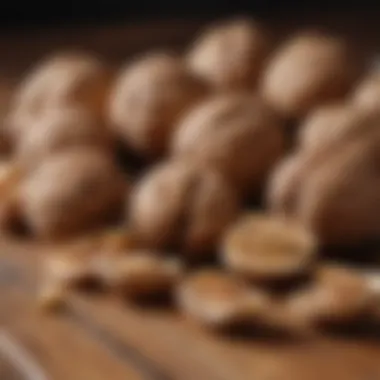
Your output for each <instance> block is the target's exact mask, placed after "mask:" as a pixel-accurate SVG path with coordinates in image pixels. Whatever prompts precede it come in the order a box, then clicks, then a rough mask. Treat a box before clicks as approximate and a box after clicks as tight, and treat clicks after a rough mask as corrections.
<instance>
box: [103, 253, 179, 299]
mask: <svg viewBox="0 0 380 380" xmlns="http://www.w3.org/2000/svg"><path fill="white" fill-rule="evenodd" d="M98 273H99V274H100V276H101V277H102V279H103V282H104V283H105V284H106V285H107V286H108V287H110V289H113V290H116V291H118V292H121V293H122V294H123V295H125V296H130V297H145V296H150V295H155V294H158V295H159V294H165V293H168V292H170V291H171V290H172V288H173V287H174V285H175V284H176V282H177V281H178V280H179V278H180V277H181V275H182V265H181V263H180V262H179V261H178V260H177V259H174V258H164V257H162V255H160V254H159V253H157V252H154V251H147V250H131V251H129V252H126V254H125V255H119V256H115V257H108V258H106V257H104V258H103V259H101V260H99V262H98Z"/></svg>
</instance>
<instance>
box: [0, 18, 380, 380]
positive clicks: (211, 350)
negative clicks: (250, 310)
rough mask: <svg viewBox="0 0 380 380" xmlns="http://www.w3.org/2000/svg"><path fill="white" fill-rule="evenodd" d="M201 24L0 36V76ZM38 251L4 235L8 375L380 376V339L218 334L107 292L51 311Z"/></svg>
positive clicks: (121, 51) (181, 379) (182, 378)
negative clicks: (76, 50) (42, 301)
mask: <svg viewBox="0 0 380 380" xmlns="http://www.w3.org/2000/svg"><path fill="white" fill-rule="evenodd" d="M361 17H362V18H363V17H367V18H366V19H365V20H366V22H364V25H363V27H362V29H361V33H362V34H361V36H366V37H360V38H363V41H365V43H362V44H361V46H362V47H365V49H366V48H367V47H368V46H373V45H374V43H375V41H376V40H375V39H374V38H373V30H374V28H375V25H376V20H377V19H378V17H375V16H374V15H372V16H371V17H369V16H368V15H367V16H361ZM358 18H360V16H358V15H351V16H350V15H348V17H346V19H345V21H344V22H343V21H342V20H341V19H339V22H333V21H334V20H333V19H332V17H330V20H327V21H326V23H325V24H326V25H335V26H336V27H337V29H338V30H345V31H346V32H347V33H348V34H350V35H351V36H353V38H354V40H355V39H356V40H357V41H358V40H359V41H360V38H359V35H358V33H357V31H358V28H357V27H356V28H353V26H355V25H356V21H357V19H358ZM277 20H282V19H281V17H280V16H278V18H277ZM298 20H300V18H299V19H298ZM305 20H306V19H305V18H302V21H303V22H304V23H306V21H305ZM349 20H351V21H349ZM368 20H372V24H371V23H370V22H369V21H368ZM288 21H289V22H292V23H293V24H297V22H296V20H293V19H291V20H290V18H288ZM349 22H351V24H350V23H349ZM201 24H202V22H183V21H180V20H179V21H175V22H170V23H167V22H161V23H154V24H152V23H151V24H149V26H141V25H131V26H129V27H125V26H120V27H119V26H114V27H110V28H100V29H91V28H88V29H84V30H74V29H72V30H68V31H51V32H36V33H34V34H33V33H28V34H26V35H25V34H23V33H21V32H18V33H15V34H11V35H7V36H0V49H1V61H0V74H1V75H2V76H3V77H6V78H8V79H9V78H15V79H17V78H19V75H20V73H22V72H23V70H25V69H26V68H27V67H28V66H29V65H30V64H31V63H32V62H33V61H34V60H36V59H38V58H39V57H41V55H43V54H45V53H47V52H48V51H51V49H53V48H56V49H60V48H63V47H65V46H68V47H70V46H79V47H85V48H86V49H88V50H89V51H95V52H98V53H100V54H103V55H105V56H107V57H108V58H109V59H110V61H111V62H115V63H117V62H120V61H121V60H123V59H125V58H126V57H128V56H130V55H131V54H135V53H138V52H140V51H142V50H144V49H147V48H150V47H153V46H157V45H162V44H165V45H169V46H171V45H175V46H180V45H181V44H182V43H183V42H184V41H187V40H188V38H189V36H190V35H191V34H192V33H193V32H194V31H195V30H196V29H197V28H198V27H199V26H200V25H201ZM272 24H273V25H274V26H275V28H274V30H276V31H277V33H278V35H281V34H282V31H284V30H288V29H289V27H288V23H287V26H286V27H284V26H283V25H284V23H283V22H278V21H276V18H273V20H272ZM343 25H346V26H347V25H351V26H348V27H343ZM36 255H38V247H36V246H35V245H34V244H32V243H21V242H14V241H13V242H11V241H8V240H7V239H5V238H4V239H3V238H1V239H0V380H19V379H31V380H43V379H52V380H103V379H107V380H119V379H120V380H121V379H127V380H143V379H147V380H148V379H149V380H150V379H151V380H169V379H171V380H314V379H315V380H321V379H323V380H330V379H331V380H378V379H380V340H376V339H375V337H374V336H368V335H367V336H366V337H364V336H363V337H361V338H359V337H356V338H354V337H348V336H346V337H339V338H338V337H335V338H332V337H324V336H320V337H318V338H315V339H313V340H308V341H298V342H294V341H293V342H291V341H277V342H276V341H268V340H264V339H259V338H256V339H254V338H248V337H245V338H242V337H240V338H238V337H231V336H230V337H227V336H217V335H214V334H212V333H210V332H207V331H204V330H202V329H201V328H199V327H197V326H195V325H194V324H192V323H191V322H189V321H187V320H184V319H183V317H181V316H180V315H179V314H178V313H177V312H176V311H175V310H172V309H170V308H153V309H150V310H148V309H141V308H138V307H136V306H133V305H127V304H125V303H122V302H120V301H118V300H115V299H111V298H109V297H108V298H107V297H106V296H102V295H97V296H84V295H73V296H72V297H71V298H70V302H69V307H68V309H67V311H65V312H64V313H62V314H58V315H47V314H45V313H43V312H42V311H41V310H39V309H38V307H37V306H36V303H35V285H36V281H35V280H36V265H35V264H36ZM373 335H374V334H373ZM371 338H373V339H371Z"/></svg>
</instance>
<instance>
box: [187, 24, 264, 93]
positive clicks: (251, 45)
mask: <svg viewBox="0 0 380 380" xmlns="http://www.w3.org/2000/svg"><path fill="white" fill-rule="evenodd" d="M267 51H268V41H267V36H266V33H265V32H264V30H263V29H262V27H261V26H259V25H258V24H257V23H256V22H254V21H253V20H249V19H234V20H230V21H227V22H224V23H223V22H221V23H219V24H218V25H214V26H211V27H210V28H208V29H207V30H205V31H204V32H203V34H201V35H200V36H199V38H197V39H196V41H195V43H194V45H193V46H192V47H191V49H190V51H189V52H188V54H187V59H186V60H187V64H188V67H189V68H190V70H191V71H192V72H193V73H194V74H195V75H197V76H199V77H200V78H202V79H203V80H205V81H206V82H208V83H209V84H211V85H212V86H213V87H215V88H217V89H218V90H229V89H241V88H252V87H253V86H254V85H255V84H256V81H257V78H258V76H259V73H260V71H261V69H262V65H263V62H264V59H265V58H266V55H267Z"/></svg>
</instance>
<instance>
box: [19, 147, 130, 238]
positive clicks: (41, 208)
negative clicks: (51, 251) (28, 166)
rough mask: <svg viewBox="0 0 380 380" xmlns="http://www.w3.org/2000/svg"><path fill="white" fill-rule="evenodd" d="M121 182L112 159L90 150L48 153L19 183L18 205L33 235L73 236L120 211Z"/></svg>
mask: <svg viewBox="0 0 380 380" xmlns="http://www.w3.org/2000/svg"><path fill="white" fill-rule="evenodd" d="M125 193H126V181H125V179H124V178H123V176H122V173H121V172H120V171H119V170H118V168H117V167H116V166H115V164H114V162H113V159H112V157H110V156H108V155H106V154H104V153H103V152H100V151H98V150H96V149H91V148H76V149H74V148H73V149H71V150H67V151H65V152H62V153H56V154H55V155H51V156H50V157H49V159H48V160H46V161H44V162H42V163H41V164H40V165H39V166H38V167H37V168H36V169H35V170H34V171H32V172H31V173H30V175H29V176H28V177H27V178H26V180H25V181H24V182H23V184H22V186H21V189H20V207H21V211H22V214H23V217H24V219H25V222H26V224H27V225H28V226H29V227H30V229H31V230H32V232H33V233H34V234H36V235H37V236H38V237H41V238H46V239H52V238H63V237H67V236H70V235H75V234H78V233H80V232H82V231H83V230H86V229H87V228H90V227H92V226H94V225H96V224H99V223H100V222H102V221H104V219H105V218H107V217H109V216H110V215H112V214H114V213H115V210H120V208H121V205H122V204H123V199H124V198H125Z"/></svg>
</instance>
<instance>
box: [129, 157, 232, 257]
mask: <svg viewBox="0 0 380 380" xmlns="http://www.w3.org/2000/svg"><path fill="white" fill-rule="evenodd" d="M238 209H239V201H238V198H237V196H236V194H235V193H234V191H233V190H232V189H231V188H230V186H229V185H228V183H227V182H225V180H224V179H223V178H222V177H221V176H220V174H219V173H218V172H216V171H214V170H213V169H209V168H206V167H202V168H200V167H198V166H196V165H194V164H192V163H191V162H187V161H173V162H165V163H162V164H160V165H158V166H157V167H156V168H154V169H152V171H150V172H148V173H147V174H146V175H145V177H143V178H142V179H141V181H140V183H138V184H137V186H136V188H135V190H134V193H133V195H132V198H131V202H130V210H129V215H130V222H131V226H132V229H134V230H135V231H136V235H137V237H138V238H140V239H141V240H142V241H143V242H144V243H145V244H147V245H148V246H152V247H155V248H171V247H175V248H179V249H181V250H183V251H185V252H186V253H190V254H193V255H196V254H198V253H203V252H209V251H211V250H212V249H214V248H215V244H216V243H217V241H218V239H219V237H220V235H221V234H222V233H223V231H224V229H225V228H226V226H227V225H228V224H229V223H230V222H231V221H233V220H234V218H235V216H236V214H237V212H238Z"/></svg>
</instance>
